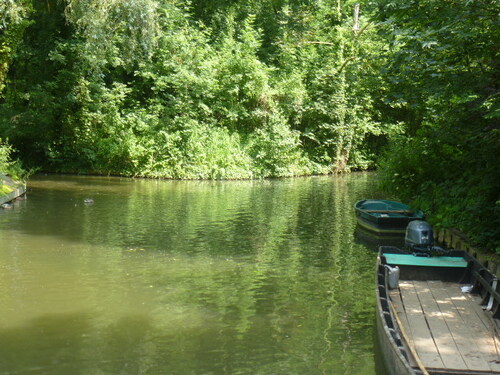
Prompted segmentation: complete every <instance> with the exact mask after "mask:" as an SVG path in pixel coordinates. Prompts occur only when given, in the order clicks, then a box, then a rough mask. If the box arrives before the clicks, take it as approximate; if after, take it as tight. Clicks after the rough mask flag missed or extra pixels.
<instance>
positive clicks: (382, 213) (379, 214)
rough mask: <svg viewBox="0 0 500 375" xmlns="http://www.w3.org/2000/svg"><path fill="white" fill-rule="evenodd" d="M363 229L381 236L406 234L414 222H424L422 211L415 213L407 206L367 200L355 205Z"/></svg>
mask: <svg viewBox="0 0 500 375" xmlns="http://www.w3.org/2000/svg"><path fill="white" fill-rule="evenodd" d="M354 209H355V211H356V217H357V219H358V223H359V225H360V226H361V227H363V228H365V229H368V230H370V231H373V232H376V233H381V234H404V233H405V230H406V226H407V225H408V223H409V222H410V221H412V220H423V219H424V213H423V212H422V211H413V210H411V209H410V207H408V206H407V205H406V204H403V203H400V202H394V201H388V200H378V199H365V200H361V201H357V202H356V204H355V205H354Z"/></svg>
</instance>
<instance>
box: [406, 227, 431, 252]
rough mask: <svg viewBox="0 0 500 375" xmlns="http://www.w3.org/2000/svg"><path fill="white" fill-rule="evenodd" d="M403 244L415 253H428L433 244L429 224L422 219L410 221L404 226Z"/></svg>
mask: <svg viewBox="0 0 500 375" xmlns="http://www.w3.org/2000/svg"><path fill="white" fill-rule="evenodd" d="M405 245H406V246H407V247H408V248H410V249H411V250H412V251H414V252H415V253H429V252H430V251H431V250H432V249H433V246H434V233H433V231H432V227H431V226H430V224H429V223H428V222H427V221H423V220H413V221H410V222H409V223H408V226H407V227H406V235H405ZM422 255H424V254H422Z"/></svg>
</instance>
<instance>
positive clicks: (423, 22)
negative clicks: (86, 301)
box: [379, 0, 500, 253]
mask: <svg viewBox="0 0 500 375" xmlns="http://www.w3.org/2000/svg"><path fill="white" fill-rule="evenodd" d="M380 5H381V10H380V12H379V17H380V20H381V21H382V22H383V30H384V32H385V33H386V35H387V40H388V41H389V42H390V44H389V46H390V51H389V54H390V56H391V58H390V60H388V64H387V73H386V75H387V77H388V82H389V85H388V87H389V92H388V98H387V99H388V102H389V103H390V104H389V106H390V107H391V111H387V112H386V114H387V115H390V116H391V117H392V119H393V121H404V122H405V124H406V127H407V132H406V134H407V135H409V136H410V137H409V138H402V139H401V140H400V141H399V142H397V143H396V144H394V145H393V147H392V148H391V149H390V151H389V153H388V155H387V159H386V161H385V163H383V167H384V168H383V170H382V171H383V175H384V180H385V183H386V185H387V186H388V187H390V188H391V190H392V191H394V192H395V193H397V195H399V196H400V197H401V198H402V199H405V200H412V199H413V200H414V202H415V205H417V206H419V207H421V208H423V209H424V210H425V211H426V212H427V213H428V214H429V217H430V218H431V220H432V221H433V222H434V223H435V224H438V225H442V226H445V227H449V226H453V227H458V228H460V229H461V230H463V231H465V232H466V233H467V234H469V235H470V236H471V237H472V239H473V240H475V241H477V242H479V243H482V244H487V246H490V247H491V248H496V249H497V251H498V252H499V253H500V196H499V193H500V168H499V162H498V155H500V129H499V121H498V118H499V115H500V106H499V87H498V84H499V82H500V80H499V78H500V77H499V70H498V67H499V66H498V62H499V59H498V58H499V56H498V53H499V52H498V51H499V50H500V48H499V47H500V46H499V41H500V28H499V27H498V21H499V18H498V17H499V16H498V15H499V11H500V5H499V3H498V2H496V1H490V0H481V1H468V2H461V1H460V2H457V1H446V2H443V1H439V0H425V1H422V0H420V1H409V2H405V5H401V6H395V5H394V4H393V3H387V2H385V1H384V2H381V4H380Z"/></svg>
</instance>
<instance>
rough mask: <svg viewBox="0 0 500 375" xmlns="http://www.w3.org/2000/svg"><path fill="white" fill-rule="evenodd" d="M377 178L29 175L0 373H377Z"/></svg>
mask: <svg viewBox="0 0 500 375" xmlns="http://www.w3.org/2000/svg"><path fill="white" fill-rule="evenodd" d="M373 186H374V184H373V175H370V174H353V175H349V176H341V177H321V178H303V179H302V178H301V179H288V180H271V181H243V182H241V181H240V182H237V181H236V182H194V181H189V182H174V181H150V180H131V179H118V178H102V177H100V178H98V177H68V176H65V177H60V176H40V177H35V178H33V179H32V180H31V181H29V184H28V188H29V193H28V199H27V200H24V201H18V202H16V203H15V204H14V208H13V209H11V210H0V374H51V375H53V374H68V375H70V374H71V375H73V374H82V375H83V374H89V375H90V374H92V375H94V374H95V375H103V374H113V375H114V374H182V375H184V374H197V375H198V374H287V375H291V374H300V375H302V374H349V375H350V374H353V375H357V374H360V375H370V374H375V373H376V369H375V367H376V365H375V362H376V361H375V354H374V352H375V348H374V346H375V344H374V339H373V335H374V329H375V328H374V287H373V280H374V276H373V272H374V262H375V253H374V252H373V251H372V250H371V249H369V248H367V247H366V246H365V245H363V243H362V241H359V240H358V239H357V238H356V236H355V229H356V223H355V217H354V212H353V204H354V202H355V201H356V200H357V199H364V198H367V197H373V194H374V193H373V189H374V187H373ZM88 197H90V198H92V199H93V200H94V204H92V205H86V204H85V203H84V199H85V198H88Z"/></svg>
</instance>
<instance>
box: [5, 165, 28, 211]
mask: <svg viewBox="0 0 500 375" xmlns="http://www.w3.org/2000/svg"><path fill="white" fill-rule="evenodd" d="M25 193H26V183H24V182H19V181H15V180H13V179H12V178H10V177H9V176H7V175H5V174H1V173H0V205H1V204H5V203H8V202H10V201H13V200H14V199H16V198H18V197H20V196H22V195H24V194H25Z"/></svg>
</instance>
